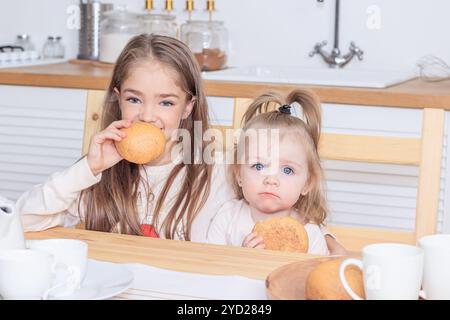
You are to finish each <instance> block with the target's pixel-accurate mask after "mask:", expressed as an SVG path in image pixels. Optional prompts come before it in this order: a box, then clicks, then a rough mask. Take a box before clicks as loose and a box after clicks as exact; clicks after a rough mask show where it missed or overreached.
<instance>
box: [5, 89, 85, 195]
mask: <svg viewBox="0 0 450 320" xmlns="http://www.w3.org/2000/svg"><path fill="white" fill-rule="evenodd" d="M86 96H87V90H77V89H56V88H43V87H24V86H0V122H1V126H0V194H1V195H3V196H5V197H8V198H10V199H12V200H16V199H17V198H18V197H19V196H20V195H21V194H22V193H23V192H24V191H25V190H27V189H30V188H31V187H32V186H33V185H35V184H38V183H41V182H43V181H44V180H45V179H46V178H47V177H48V176H49V175H50V174H51V173H52V172H55V171H58V170H61V169H64V168H66V167H68V166H70V165H71V164H73V163H74V162H75V161H77V160H78V159H79V158H80V155H81V145H82V137H83V128H84V110H85V106H86Z"/></svg>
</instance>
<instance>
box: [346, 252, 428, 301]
mask: <svg viewBox="0 0 450 320" xmlns="http://www.w3.org/2000/svg"><path fill="white" fill-rule="evenodd" d="M362 256H363V259H362V261H361V260H358V259H347V260H344V261H343V262H342V264H341V266H340V270H339V277H340V280H341V282H342V285H343V286H344V288H345V290H346V291H347V293H348V294H349V295H350V296H351V297H352V298H353V299H355V300H362V298H361V297H359V296H358V295H356V294H355V293H354V292H353V290H352V289H351V288H350V286H349V285H348V282H347V280H346V279H345V268H346V267H347V266H349V265H356V266H357V267H359V268H360V269H361V270H362V272H363V279H364V292H365V294H366V299H367V300H417V299H418V297H419V291H420V286H421V283H422V272H423V261H424V253H423V250H422V249H421V248H419V247H416V246H411V245H406V244H397V243H379V244H371V245H368V246H365V247H364V248H363V250H362Z"/></svg>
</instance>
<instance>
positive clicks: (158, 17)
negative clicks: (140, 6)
mask: <svg viewBox="0 0 450 320" xmlns="http://www.w3.org/2000/svg"><path fill="white" fill-rule="evenodd" d="M140 18H141V19H142V21H143V23H144V30H145V32H146V33H149V34H151V33H153V34H159V35H163V36H168V37H173V38H177V34H178V26H177V23H176V22H175V18H176V17H175V16H172V15H168V14H152V13H144V14H142V15H141V16H140Z"/></svg>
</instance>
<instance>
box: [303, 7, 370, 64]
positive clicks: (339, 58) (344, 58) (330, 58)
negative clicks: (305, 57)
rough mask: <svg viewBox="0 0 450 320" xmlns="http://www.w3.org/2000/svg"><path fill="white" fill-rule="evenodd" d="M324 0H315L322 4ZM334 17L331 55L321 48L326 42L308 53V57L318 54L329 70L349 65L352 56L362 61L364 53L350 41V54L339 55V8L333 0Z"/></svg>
mask: <svg viewBox="0 0 450 320" xmlns="http://www.w3.org/2000/svg"><path fill="white" fill-rule="evenodd" d="M323 1H324V0H317V2H323ZM335 1H336V5H335V16H334V48H333V50H332V51H331V53H328V52H326V51H325V50H323V47H324V46H326V45H327V42H326V41H322V42H319V43H317V44H316V45H315V46H314V50H313V51H311V52H310V53H309V56H310V57H313V56H314V55H316V54H319V55H320V56H321V57H322V58H323V60H324V61H325V62H326V63H327V64H328V65H329V66H330V68H342V67H343V66H345V65H346V64H347V63H349V62H350V61H351V60H352V59H353V57H354V56H357V57H358V59H359V60H363V54H364V51H362V50H361V49H360V48H359V47H357V46H356V45H355V43H354V42H353V41H352V42H351V43H350V48H349V50H350V52H349V53H347V54H345V55H341V50H339V7H340V0H335Z"/></svg>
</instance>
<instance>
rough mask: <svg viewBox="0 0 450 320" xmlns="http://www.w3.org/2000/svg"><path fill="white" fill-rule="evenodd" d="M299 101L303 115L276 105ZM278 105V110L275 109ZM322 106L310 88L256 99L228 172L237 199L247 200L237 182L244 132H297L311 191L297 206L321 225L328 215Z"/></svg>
mask: <svg viewBox="0 0 450 320" xmlns="http://www.w3.org/2000/svg"><path fill="white" fill-rule="evenodd" d="M293 103H298V104H299V105H300V107H301V109H302V110H303V118H304V119H301V118H298V117H295V116H292V115H290V114H288V113H283V112H280V111H279V110H278V108H277V107H281V106H284V105H289V106H292V104H293ZM274 107H276V110H272V111H270V110H271V109H273V108H274ZM321 121H322V120H321V108H320V101H319V98H318V97H317V96H316V95H315V94H314V93H313V92H312V91H309V90H303V89H297V90H294V91H292V92H291V93H289V94H288V95H287V96H283V95H281V94H280V93H277V92H268V93H265V94H262V95H261V96H259V97H258V98H256V99H255V100H254V101H253V102H252V103H251V105H250V106H249V108H248V109H247V111H246V112H245V114H244V116H243V118H242V124H243V128H242V134H241V136H240V139H239V142H238V146H236V148H235V153H234V163H233V164H232V165H231V168H230V169H231V170H230V171H229V173H230V176H229V178H230V179H231V183H232V186H233V189H234V191H235V193H236V196H237V198H238V199H244V194H243V192H242V189H241V187H240V186H239V184H238V181H237V180H238V178H237V173H238V170H239V167H240V165H239V164H238V163H240V162H239V160H240V159H238V156H239V155H238V149H239V148H240V147H242V144H244V143H246V140H245V133H246V132H247V130H249V129H251V128H258V129H260V128H264V129H266V128H267V129H279V130H280V134H281V136H283V135H286V134H295V137H296V141H298V143H301V144H303V145H304V147H305V149H306V155H307V161H308V171H309V177H308V181H307V183H308V185H309V189H310V190H309V192H308V193H307V194H306V195H304V196H303V195H300V197H299V199H298V200H297V202H296V203H295V205H294V208H295V209H296V210H297V211H298V212H299V213H300V214H302V216H303V217H304V218H305V220H306V222H314V223H316V224H319V225H320V224H322V223H323V222H324V220H325V219H326V217H327V212H328V209H327V204H326V200H325V197H324V192H323V170H322V167H321V164H320V158H319V154H318V150H317V148H318V145H319V138H320V131H321Z"/></svg>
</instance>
